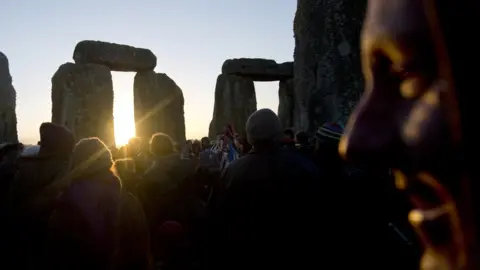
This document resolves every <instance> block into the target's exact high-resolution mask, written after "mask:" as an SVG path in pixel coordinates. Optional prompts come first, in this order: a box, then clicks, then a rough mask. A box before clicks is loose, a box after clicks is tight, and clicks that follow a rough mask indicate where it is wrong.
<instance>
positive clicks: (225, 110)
mask: <svg viewBox="0 0 480 270" xmlns="http://www.w3.org/2000/svg"><path fill="white" fill-rule="evenodd" d="M213 108H214V109H213V118H212V121H211V122H210V128H209V137H211V138H213V137H215V136H216V135H217V134H218V133H220V132H222V131H223V130H224V128H225V125H227V124H233V126H234V127H235V129H236V131H237V133H239V134H243V133H244V132H245V123H246V122H247V119H248V117H249V116H250V114H252V113H253V112H255V111H256V110H257V99H256V96H255V85H254V83H253V80H252V79H250V78H245V77H241V76H237V75H227V74H220V75H218V77H217V83H216V85H215V103H214V107H213Z"/></svg>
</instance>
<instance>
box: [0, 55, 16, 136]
mask: <svg viewBox="0 0 480 270" xmlns="http://www.w3.org/2000/svg"><path fill="white" fill-rule="evenodd" d="M16 103H17V94H16V92H15V88H14V87H13V85H12V76H11V75H10V69H9V65H8V58H7V56H6V55H5V54H3V53H2V52H0V143H3V142H18V135H17V115H16V113H15V108H16Z"/></svg>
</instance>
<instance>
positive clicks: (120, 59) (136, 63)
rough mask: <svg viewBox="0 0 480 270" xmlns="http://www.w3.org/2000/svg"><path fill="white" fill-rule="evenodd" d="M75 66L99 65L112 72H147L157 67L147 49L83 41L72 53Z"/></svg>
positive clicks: (155, 61) (155, 59)
mask: <svg viewBox="0 0 480 270" xmlns="http://www.w3.org/2000/svg"><path fill="white" fill-rule="evenodd" d="M73 60H75V63H77V64H87V63H90V64H100V65H105V66H107V67H109V68H110V69H111V70H114V71H137V72H139V71H147V70H153V69H154V68H155V66H156V65H157V57H156V56H155V54H153V52H152V51H150V50H149V49H143V48H135V47H132V46H128V45H122V44H116V43H110V42H104V41H94V40H83V41H80V42H79V43H78V44H77V46H75V50H74V52H73Z"/></svg>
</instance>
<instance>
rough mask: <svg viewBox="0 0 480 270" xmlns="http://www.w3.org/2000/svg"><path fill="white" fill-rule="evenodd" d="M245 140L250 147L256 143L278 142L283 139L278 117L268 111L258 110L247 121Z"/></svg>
mask: <svg viewBox="0 0 480 270" xmlns="http://www.w3.org/2000/svg"><path fill="white" fill-rule="evenodd" d="M245 129H246V132H247V140H248V142H249V143H250V144H251V145H255V144H256V143H258V142H262V141H263V142H264V141H273V142H280V140H281V139H282V137H283V129H282V124H281V123H280V119H278V116H277V115H276V114H275V113H274V112H273V111H272V110H270V109H260V110H258V111H256V112H254V113H252V115H250V117H249V118H248V120H247V124H246V127H245Z"/></svg>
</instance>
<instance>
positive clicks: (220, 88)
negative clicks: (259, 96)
mask: <svg viewBox="0 0 480 270" xmlns="http://www.w3.org/2000/svg"><path fill="white" fill-rule="evenodd" d="M292 79H293V62H285V63H280V64H279V63H277V62H275V61H274V60H268V59H260V58H238V59H228V60H226V61H225V62H224V63H223V65H222V74H220V75H219V76H218V77H217V83H216V85H215V101H214V109H213V116H212V121H211V122H210V127H209V132H208V134H209V135H208V136H209V137H211V138H214V137H215V136H216V135H217V134H219V133H221V132H222V131H223V129H224V127H225V125H227V124H233V126H234V127H235V129H236V131H237V133H238V134H243V133H244V131H245V123H246V121H247V119H248V117H249V116H250V114H252V113H253V112H254V111H256V110H257V100H256V96H255V85H254V81H280V83H279V112H282V113H281V114H280V115H279V117H280V120H281V121H282V123H284V125H286V124H289V123H291V120H289V119H292V117H293V116H292V115H291V114H290V112H291V111H292V109H291V108H290V107H291V104H289V103H288V101H289V99H288V98H287V97H286V95H287V94H291V93H293V89H291V88H292V87H293V83H291V82H292ZM289 82H290V83H289ZM287 85H288V86H289V89H286V87H287ZM285 127H289V126H285Z"/></svg>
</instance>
